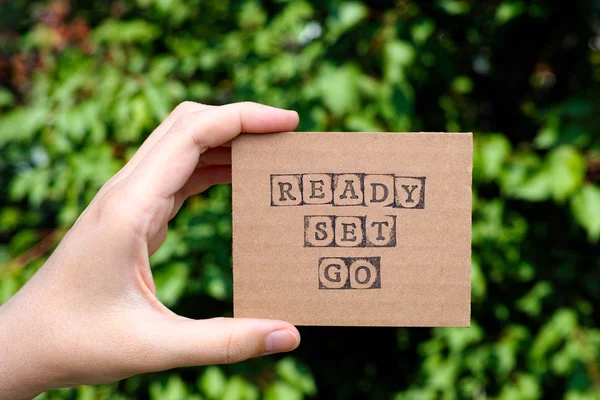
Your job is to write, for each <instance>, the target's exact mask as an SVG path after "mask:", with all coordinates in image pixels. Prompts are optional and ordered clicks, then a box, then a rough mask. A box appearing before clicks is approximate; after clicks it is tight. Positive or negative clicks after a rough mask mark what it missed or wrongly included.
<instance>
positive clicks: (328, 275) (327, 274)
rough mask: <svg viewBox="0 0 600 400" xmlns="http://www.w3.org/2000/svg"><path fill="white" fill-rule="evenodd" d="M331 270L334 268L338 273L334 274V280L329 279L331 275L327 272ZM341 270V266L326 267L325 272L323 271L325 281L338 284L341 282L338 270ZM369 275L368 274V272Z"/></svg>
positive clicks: (331, 265) (330, 265)
mask: <svg viewBox="0 0 600 400" xmlns="http://www.w3.org/2000/svg"><path fill="white" fill-rule="evenodd" d="M331 268H335V269H337V270H338V271H337V272H335V273H334V274H335V279H331V275H330V274H329V270H330V269H331ZM341 269H342V266H341V265H339V264H329V265H328V266H326V267H325V271H324V275H325V279H327V280H328V281H329V282H340V281H341V280H342V277H341V274H340V272H339V271H340V270H341ZM369 274H370V272H369Z"/></svg>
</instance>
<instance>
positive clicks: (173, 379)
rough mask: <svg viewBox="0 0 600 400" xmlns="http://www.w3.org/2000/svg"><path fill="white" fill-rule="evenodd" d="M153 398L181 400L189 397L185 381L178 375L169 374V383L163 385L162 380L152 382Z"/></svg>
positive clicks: (154, 399)
mask: <svg viewBox="0 0 600 400" xmlns="http://www.w3.org/2000/svg"><path fill="white" fill-rule="evenodd" d="M150 399H151V400H180V399H189V397H188V391H187V388H186V386H185V383H184V382H183V381H182V380H181V378H180V377H179V376H177V375H171V376H169V380H168V381H167V384H166V385H165V386H163V385H162V384H161V383H160V382H157V381H155V382H152V383H150Z"/></svg>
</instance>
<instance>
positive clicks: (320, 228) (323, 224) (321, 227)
mask: <svg viewBox="0 0 600 400" xmlns="http://www.w3.org/2000/svg"><path fill="white" fill-rule="evenodd" d="M326 226H327V222H317V224H316V225H315V229H316V230H317V231H318V232H315V240H325V239H327V232H326V231H325V229H324V228H325V227H326ZM319 232H320V233H321V234H322V235H321V236H319Z"/></svg>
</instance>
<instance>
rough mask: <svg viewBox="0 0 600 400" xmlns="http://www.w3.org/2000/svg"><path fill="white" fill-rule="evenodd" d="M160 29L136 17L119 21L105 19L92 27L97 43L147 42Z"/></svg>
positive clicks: (152, 38) (156, 34)
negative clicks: (94, 27) (95, 26)
mask: <svg viewBox="0 0 600 400" xmlns="http://www.w3.org/2000/svg"><path fill="white" fill-rule="evenodd" d="M159 34H160V30H159V29H158V28H157V27H156V26H155V25H152V24H151V23H149V22H147V21H144V20H141V19H138V20H129V21H119V20H116V19H107V20H106V21H104V22H103V23H102V24H100V25H99V26H98V27H97V28H96V29H94V32H93V36H94V39H95V40H96V42H98V43H149V42H151V41H153V40H154V39H156V38H157V37H158V35H159Z"/></svg>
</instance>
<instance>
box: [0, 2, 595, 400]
mask: <svg viewBox="0 0 600 400" xmlns="http://www.w3.org/2000/svg"><path fill="white" fill-rule="evenodd" d="M599 11H600V1H598V0H595V1H579V0H572V1H569V2H565V1H550V0H548V1H542V0H538V1H474V0H472V1H468V0H438V1H433V2H417V1H410V0H405V1H397V2H394V1H372V2H367V1H334V0H329V1H323V2H312V3H311V2H308V1H285V0H278V1H277V0H274V1H261V0H241V1H238V0H219V1H200V0H129V1H126V0H105V1H84V0H51V1H26V0H0V304H2V303H3V302H5V301H6V300H7V299H8V298H9V297H10V296H11V295H12V294H13V293H15V292H16V291H17V290H18V289H19V287H20V286H21V285H23V283H24V282H25V281H26V280H27V279H28V278H29V277H30V276H31V275H32V274H33V273H34V272H35V271H36V269H37V268H39V267H40V265H41V264H42V263H43V262H44V260H45V258H47V256H48V255H49V254H50V253H51V251H52V249H53V247H54V246H55V245H56V243H57V242H58V241H59V240H60V238H61V237H62V236H63V235H64V234H65V232H66V230H67V229H68V228H69V227H70V226H71V224H73V222H74V221H75V219H76V218H77V216H78V215H79V213H80V212H81V211H82V210H83V208H84V207H85V206H86V204H87V203H88V202H89V201H90V200H91V199H92V197H93V196H94V194H95V193H96V191H97V190H98V189H99V188H100V186H101V185H102V184H103V183H104V182H105V181H106V180H108V178H109V177H110V176H112V175H113V174H114V173H115V172H116V171H117V170H118V169H119V168H120V167H121V166H122V165H123V164H124V163H125V162H127V160H128V159H129V158H130V157H131V155H132V154H133V153H134V152H135V150H136V149H137V147H138V146H139V145H140V143H141V142H142V141H143V140H144V138H145V137H146V136H147V135H148V134H149V133H150V132H151V131H152V129H153V128H154V127H155V126H156V125H157V124H158V123H159V122H160V121H161V120H162V119H163V118H164V117H165V116H166V115H167V114H168V113H169V111H170V110H171V109H172V108H173V107H174V106H175V105H177V104H178V103H179V102H181V101H183V100H193V101H198V102H204V103H210V104H224V103H229V102H234V101H241V100H252V101H257V102H263V103H268V104H271V105H275V106H279V107H285V108H291V109H295V110H297V111H298V112H299V113H300V116H301V122H300V127H299V130H311V131H473V132H475V138H474V141H475V149H474V151H475V152H474V178H473V179H474V190H473V259H472V264H473V265H472V272H473V276H472V326H471V328H469V329H461V328H459V329H450V328H435V329H424V328H421V329H406V328H400V329H397V328H378V329H365V328H323V327H301V328H300V331H301V333H302V337H303V339H302V340H303V342H302V345H301V347H300V348H299V349H298V350H297V351H295V352H293V353H292V354H290V355H284V356H268V357H264V358H261V359H257V360H251V361H248V362H243V363H240V364H236V365H227V366H211V367H198V368H187V369H180V370H173V371H167V372H161V373H156V374H149V375H142V376H136V377H133V378H131V379H128V380H125V381H123V382H119V383H115V384H112V385H106V386H98V387H78V388H73V389H65V390H59V391H54V392H50V393H46V394H44V395H42V396H40V397H39V398H40V399H80V400H83V399H86V400H87V399H137V398H140V399H146V398H149V399H153V400H155V399H165V400H174V399H196V400H197V399H229V400H253V399H260V398H265V399H269V400H274V399H283V400H287V399H290V400H293V399H302V398H318V399H336V398H373V399H398V400H401V399H415V400H416V399H419V400H420V399H423V400H426V399H448V400H450V399H542V398H543V399H550V398H566V399H570V400H579V399H581V400H583V399H600V257H599V256H600V246H599V244H598V240H599V238H600V188H599V185H598V181H599V179H600V134H599V133H598V130H599V129H600V128H599V127H598V124H599V123H600V113H599V111H600V110H599V108H600V97H599V96H600V13H599ZM230 195H231V189H230V187H228V186H219V187H215V188H213V189H211V190H210V191H209V192H208V193H205V194H204V195H202V196H198V197H196V198H193V199H190V200H189V201H188V202H187V204H186V206H185V207H184V208H183V209H182V211H181V212H180V213H179V215H178V216H177V217H176V218H175V219H174V221H173V222H172V223H171V225H170V232H169V235H168V237H167V239H166V242H165V244H164V245H163V246H162V248H161V249H160V250H159V251H158V252H157V253H156V255H154V256H153V258H152V265H153V273H154V276H155V279H156V284H157V288H158V297H159V298H160V299H161V300H162V301H163V302H164V303H165V304H166V305H167V306H169V307H170V308H172V309H173V310H175V311H176V312H178V313H180V314H182V315H185V316H188V317H193V318H206V317H213V316H222V315H225V316H227V315H231V312H232V304H231V299H232V281H231V256H230V254H231V204H230Z"/></svg>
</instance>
